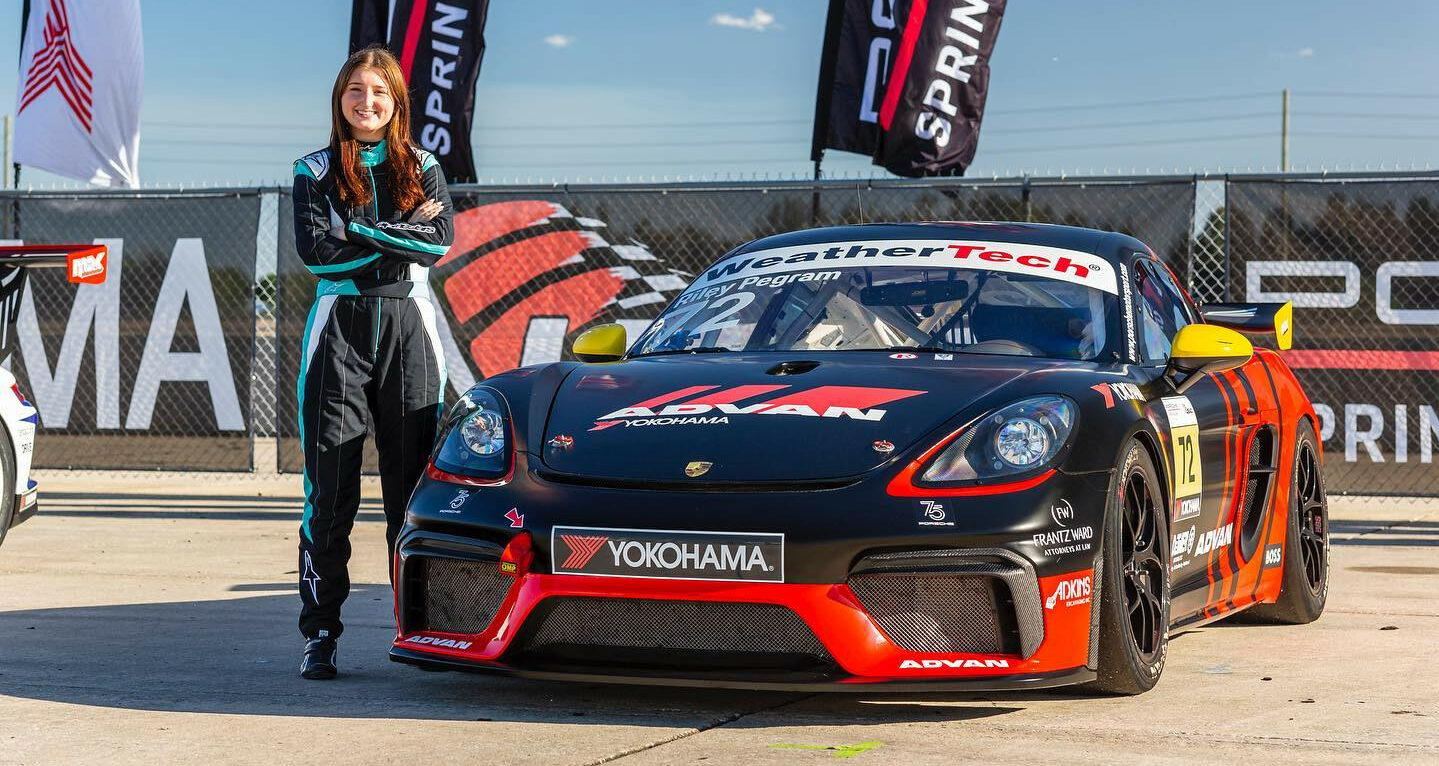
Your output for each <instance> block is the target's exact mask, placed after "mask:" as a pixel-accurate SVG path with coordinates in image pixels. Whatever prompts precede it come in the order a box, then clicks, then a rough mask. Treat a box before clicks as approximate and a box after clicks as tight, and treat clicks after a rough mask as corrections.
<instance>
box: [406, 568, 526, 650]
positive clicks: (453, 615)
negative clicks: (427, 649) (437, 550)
mask: <svg viewBox="0 0 1439 766" xmlns="http://www.w3.org/2000/svg"><path fill="white" fill-rule="evenodd" d="M421 560H422V561H423V562H424V577H425V612H424V614H425V618H424V628H423V629H424V630H432V631H436V632H439V633H483V632H484V631H485V628H487V627H489V625H490V622H491V621H493V620H494V619H495V613H496V612H498V611H499V610H500V605H501V604H502V603H503V602H504V600H505V594H506V593H507V592H508V591H509V589H510V585H511V584H513V583H514V578H512V577H510V576H509V575H506V574H503V573H501V572H500V567H499V562H498V561H464V560H460V559H449V558H439V557H430V556H426V557H424V558H423V559H421Z"/></svg>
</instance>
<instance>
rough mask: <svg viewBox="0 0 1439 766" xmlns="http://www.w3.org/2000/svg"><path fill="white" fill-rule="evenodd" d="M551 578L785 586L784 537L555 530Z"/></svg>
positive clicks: (596, 529) (603, 529)
mask: <svg viewBox="0 0 1439 766" xmlns="http://www.w3.org/2000/svg"><path fill="white" fill-rule="evenodd" d="M550 550H551V552H552V555H553V556H554V572H555V574H574V575H594V576H609V577H646V578H656V579H662V580H730V581H741V582H784V535H783V534H772V533H768V532H688V531H671V530H650V529H608V528H602V527H555V528H554V530H553V531H552V532H551V533H550Z"/></svg>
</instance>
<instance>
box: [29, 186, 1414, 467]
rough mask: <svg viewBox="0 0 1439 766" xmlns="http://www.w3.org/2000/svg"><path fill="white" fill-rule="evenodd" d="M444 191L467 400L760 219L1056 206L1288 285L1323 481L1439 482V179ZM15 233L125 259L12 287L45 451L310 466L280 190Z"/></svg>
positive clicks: (1223, 268) (1215, 283) (82, 214)
mask: <svg viewBox="0 0 1439 766" xmlns="http://www.w3.org/2000/svg"><path fill="white" fill-rule="evenodd" d="M452 193H453V195H454V199H455V205H456V210H457V216H456V244H455V247H453V248H452V250H451V252H450V254H449V255H448V256H446V258H445V259H444V260H443V261H442V262H441V263H439V264H438V265H437V266H436V268H435V269H433V270H432V287H433V289H434V294H435V297H436V305H437V307H438V308H439V309H440V310H441V311H442V313H443V314H444V318H445V319H446V321H445V322H442V323H441V324H442V327H441V336H442V343H443V345H444V346H445V352H446V354H445V355H446V360H447V365H448V368H449V373H450V384H451V385H450V396H451V398H453V397H454V396H455V395H456V394H457V393H458V392H459V391H463V390H464V389H465V388H467V387H468V386H469V385H470V384H472V383H473V382H475V381H477V380H480V379H482V378H483V377H485V376H487V375H491V374H494V373H496V372H499V371H502V370H505V369H509V368H511V367H514V366H517V365H522V364H532V363H536V362H541V361H548V360H553V359H558V358H561V357H562V355H563V353H564V350H565V349H566V348H568V344H569V341H570V340H572V339H573V338H574V336H575V335H576V334H578V333H579V332H580V331H582V330H583V329H585V328H587V327H589V326H593V325H594V324H597V323H601V322H607V321H620V322H623V323H625V324H626V325H628V326H630V328H631V336H632V337H633V334H634V333H636V332H638V330H639V329H640V328H642V327H643V326H644V325H645V324H646V323H647V320H648V319H649V318H651V317H653V316H654V315H655V313H657V312H658V311H659V310H660V309H661V308H662V307H663V306H664V305H665V303H667V302H668V301H669V300H670V298H672V297H673V296H675V295H676V294H677V293H678V291H679V290H680V289H682V288H683V286H684V284H685V283H686V282H687V281H688V280H689V278H690V276H691V275H692V274H694V273H695V272H697V271H698V270H699V269H701V268H703V266H705V265H707V264H708V263H709V262H710V261H712V260H713V259H715V258H716V257H718V256H719V255H721V254H723V253H724V252H725V251H726V250H728V249H729V248H731V247H733V246H734V245H737V244H739V243H741V242H744V241H746V240H749V239H752V238H755V237H759V236H764V235H767V234H773V233H778V232H782V231H788V230H793V229H799V228H807V227H810V226H814V225H833V224H843V223H861V222H866V221H904V220H1021V221H1035V222H1049V223H1063V224H1072V225H1078V226H1092V227H1096V228H1102V229H1113V230H1118V231H1125V232H1128V233H1131V234H1133V235H1135V236H1137V237H1139V238H1140V239H1142V240H1144V241H1145V242H1147V243H1149V244H1150V245H1151V246H1152V247H1154V248H1155V250H1156V252H1158V253H1159V254H1160V255H1161V256H1163V257H1164V258H1165V259H1166V260H1167V261H1168V262H1169V263H1170V264H1171V266H1172V267H1173V268H1174V269H1175V271H1176V272H1177V273H1178V274H1179V275H1180V277H1181V279H1183V280H1184V281H1185V282H1186V283H1187V284H1188V286H1189V288H1190V290H1191V292H1192V293H1193V294H1194V295H1195V297H1196V299H1198V300H1201V301H1203V300H1221V299H1228V300H1236V301H1238V300H1246V299H1247V300H1289V299H1292V300H1294V302H1295V306H1296V311H1295V323H1296V327H1297V332H1296V351H1294V352H1290V354H1291V362H1292V363H1294V365H1295V367H1296V368H1297V370H1298V374H1299V376H1300V380H1301V382H1302V383H1303V384H1304V385H1305V386H1306V389H1307V390H1309V391H1310V392H1311V395H1312V396H1313V398H1314V399H1315V401H1316V402H1318V403H1319V404H1320V405H1321V406H1320V407H1319V408H1318V409H1319V411H1320V416H1321V421H1322V422H1321V423H1320V430H1321V434H1322V436H1323V438H1324V440H1325V450H1326V457H1327V460H1328V464H1329V466H1330V471H1329V474H1328V475H1329V478H1330V489H1331V491H1355V492H1359V491H1362V492H1379V493H1403V494H1426V495H1435V494H1439V471H1433V470H1431V468H1432V467H1431V466H1430V465H1429V463H1430V461H1431V460H1432V454H1433V451H1434V449H1435V448H1436V444H1439V422H1436V418H1435V407H1439V390H1436V389H1439V383H1436V381H1435V377H1434V375H1435V373H1434V369H1435V366H1436V365H1432V364H1431V362H1432V361H1433V360H1434V359H1435V357H1436V356H1439V344H1436V341H1439V330H1436V325H1439V274H1436V273H1435V271H1436V268H1439V267H1436V266H1435V265H1434V264H1436V263H1439V259H1436V258H1435V257H1434V255H1433V254H1434V253H1435V252H1436V250H1439V216H1436V215H1435V213H1436V211H1439V174H1405V175H1404V176H1394V175H1390V176H1376V175H1363V176H1355V175H1346V176H1329V177H1319V176H1297V175H1290V176H1250V177H1237V176H1236V177H1228V178H1225V177H1218V178H1216V177H1205V178H1196V177H1193V176H1183V177H1153V176H1146V177H1109V176H1106V177H1097V178H1078V179H1071V178H1019V179H996V180H963V179H961V180H955V179H934V180H925V181H909V180H894V181H888V180H886V181H879V180H876V181H860V182H854V181H845V182H818V183H813V182H751V183H689V184H660V185H656V184H645V185H614V186H609V185H585V186H575V185H546V186H523V187H496V186H460V187H455V188H454V189H452ZM1231 232H1232V236H1231ZM0 237H6V238H9V239H22V240H26V241H31V242H59V241H82V242H87V241H92V240H106V241H109V242H111V243H112V252H116V253H117V256H116V257H115V258H114V260H115V261H119V262H120V263H121V266H120V268H119V269H118V271H119V272H120V279H119V280H117V282H118V286H115V285H107V286H105V290H91V289H89V286H83V287H79V288H76V287H74V286H72V285H69V284H67V283H65V282H64V281H63V277H61V276H60V275H58V274H49V273H43V272H42V273H41V274H39V275H38V276H36V277H35V278H34V279H33V283H32V284H31V286H30V288H29V289H28V290H27V294H28V295H29V296H30V297H28V298H26V299H25V300H20V301H15V300H11V299H10V298H9V297H8V296H9V295H10V293H9V292H0V301H4V303H3V316H0V331H3V337H0V342H3V346H0V349H3V350H0V354H3V357H4V358H5V360H6V361H7V363H8V364H9V366H10V368H11V369H12V370H15V371H16V372H17V374H18V375H19V377H20V380H21V385H22V387H23V388H24V390H25V391H26V392H27V393H29V392H32V391H33V392H34V393H32V394H31V398H32V400H34V401H35V402H36V404H37V405H38V406H39V408H40V410H41V417H42V424H41V425H42V429H41V434H40V438H39V440H38V446H37V448H36V449H37V455H36V464H37V465H42V466H52V467H63V466H76V467H107V468H124V469H135V468H170V469H200V470H249V469H250V468H251V467H252V464H253V463H254V457H253V455H254V454H256V452H255V450H254V449H253V445H255V444H256V443H263V442H264V441H267V440H270V439H274V442H272V443H273V444H274V445H275V449H276V452H275V454H276V457H275V458H274V463H273V464H271V463H270V462H269V458H268V457H267V459H266V460H265V462H264V463H263V464H260V465H255V466H254V468H255V469H256V470H259V471H263V472H269V471H272V470H276V469H278V470H281V471H297V470H299V468H300V460H299V450H298V445H297V443H296V428H295V393H294V392H295V388H294V380H295V376H296V373H297V371H298V362H299V354H300V343H301V337H300V336H301V334H302V332H303V328H304V323H305V317H306V315H307V313H308V310H309V306H310V303H311V300H312V296H313V294H314V279H313V277H311V276H310V275H309V274H308V273H306V272H305V270H304V269H303V267H302V265H301V264H300V262H299V259H298V257H297V256H296V255H295V252H294V236H293V230H292V218H291V201H290V196H289V191H288V189H283V188H282V189H275V188H264V189H210V190H198V191H193V192H175V191H158V190H157V191H145V192H126V193H114V192H90V191H83V192H76V191H71V192H19V193H14V192H12V193H0ZM113 243H120V244H122V246H121V247H116V244H113ZM1316 264H1318V265H1316ZM200 265H203V269H201V268H199V267H200ZM202 271H203V273H204V274H205V275H207V276H208V279H203V278H201V277H200V274H201V273H202ZM7 284H8V282H7ZM207 285H208V289H207V287H206V286H207ZM106 290H108V292H106ZM1376 301H1377V302H1376ZM1384 301H1388V302H1387V303H1385V302H1384ZM112 323H113V324H112ZM167 344H168V345H167ZM1355 354H1358V355H1357V356H1355ZM42 360H43V364H44V366H43V367H42V366H41V363H42ZM221 360H223V361H224V364H222V363H221ZM1360 364H1364V365H1367V366H1365V367H1362V368H1361V367H1359V366H1358V365H1360ZM1374 365H1380V366H1379V367H1376V366H1374ZM1383 365H1388V367H1383ZM1426 365H1429V366H1426ZM226 366H228V369H222V368H224V367H226ZM32 367H33V369H34V372H33V373H32V372H31V368H32ZM1376 369H1377V370H1381V371H1380V372H1379V373H1372V372H1369V371H1370V370H1376ZM1376 375H1377V376H1378V377H1376ZM1381 378H1382V380H1380V379H1381ZM224 380H229V381H231V382H232V385H233V388H234V395H233V398H232V397H231V395H230V393H229V392H228V391H227V390H226V387H225V386H224V385H222V382H223V381H224ZM1376 380H1378V381H1379V383H1380V385H1379V386H1377V387H1376V386H1375V385H1373V383H1372V381H1376ZM1376 390H1382V391H1384V392H1385V393H1383V394H1382V395H1380V394H1375V393H1374V392H1375V391H1376ZM42 391H43V393H41V392H42ZM137 393H138V396H137ZM152 399H153V402H152ZM237 413H238V422H237V420H236V414H237ZM147 416H148V418H147ZM260 454H265V455H267V456H268V454H269V450H268V449H267V450H264V451H262V452H261V453H260ZM370 457H371V460H373V454H371V456H370ZM371 465H372V466H373V463H371Z"/></svg>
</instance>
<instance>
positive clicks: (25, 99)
mask: <svg viewBox="0 0 1439 766" xmlns="http://www.w3.org/2000/svg"><path fill="white" fill-rule="evenodd" d="M44 41H45V42H44V44H43V45H41V46H40V48H39V50H36V51H35V55H34V56H32V57H31V59H30V69H29V71H27V72H26V73H25V91H24V92H23V93H21V94H20V108H19V109H17V110H16V114H19V113H20V112H23V111H25V107H27V106H29V105H30V103H31V102H33V101H34V100H35V99H37V98H39V97H40V94H42V93H44V92H45V91H47V90H50V88H51V87H54V88H55V90H56V91H57V92H58V93H59V94H60V97H61V98H63V99H65V103H66V104H67V105H68V106H69V107H70V111H71V112H73V113H74V114H75V119H77V120H79V121H80V127H82V128H84V129H85V132H86V133H89V132H90V124H91V122H92V121H93V119H94V118H93V114H92V110H93V108H94V105H93V101H94V97H93V95H92V93H91V91H92V90H93V85H92V84H91V74H90V67H89V66H86V64H85V59H83V58H81V57H80V53H79V52H78V51H76V50H75V47H74V46H73V45H72V44H71V41H70V18H69V14H67V13H66V11H65V0H50V7H49V8H48V9H47V10H46V11H45V32H44Z"/></svg>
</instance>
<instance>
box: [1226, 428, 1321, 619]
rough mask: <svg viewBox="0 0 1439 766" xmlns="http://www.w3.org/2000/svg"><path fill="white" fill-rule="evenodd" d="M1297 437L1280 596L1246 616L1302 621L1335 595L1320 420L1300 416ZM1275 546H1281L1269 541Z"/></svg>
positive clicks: (1245, 617)
mask: <svg viewBox="0 0 1439 766" xmlns="http://www.w3.org/2000/svg"><path fill="white" fill-rule="evenodd" d="M1296 431H1297V433H1296V434H1295V437H1294V463H1293V466H1292V468H1291V471H1290V481H1289V507H1288V508H1286V509H1285V511H1286V513H1285V514H1284V519H1285V526H1286V530H1285V534H1284V552H1283V554H1282V555H1283V558H1284V564H1283V574H1282V575H1281V578H1282V579H1281V580H1280V582H1281V585H1280V590H1279V598H1278V600H1276V601H1275V602H1274V603H1272V604H1255V605H1254V606H1253V607H1251V608H1249V609H1247V610H1245V612H1244V613H1243V614H1242V615H1241V618H1242V619H1246V620H1250V621H1256V622H1278V623H1285V624H1289V625H1300V624H1303V623H1306V622H1313V621H1315V620H1317V619H1319V615H1321V614H1323V613H1324V602H1325V601H1326V600H1328V597H1329V502H1328V500H1327V499H1326V497H1325V493H1324V467H1323V465H1322V464H1320V462H1319V447H1318V446H1317V440H1316V439H1315V438H1314V426H1313V425H1312V424H1311V423H1310V422H1309V421H1308V420H1303V421H1300V423H1299V427H1298V428H1297V429H1296ZM1269 547H1270V548H1273V547H1275V546H1269Z"/></svg>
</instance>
